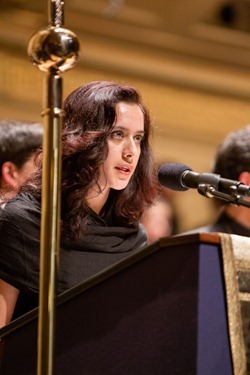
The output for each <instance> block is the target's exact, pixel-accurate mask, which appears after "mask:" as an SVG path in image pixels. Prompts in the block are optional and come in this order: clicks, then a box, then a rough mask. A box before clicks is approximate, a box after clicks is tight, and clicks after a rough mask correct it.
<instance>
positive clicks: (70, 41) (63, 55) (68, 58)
mask: <svg viewBox="0 0 250 375" xmlns="http://www.w3.org/2000/svg"><path fill="white" fill-rule="evenodd" d="M79 49H80V44H79V41H78V38H77V36H76V35H75V34H74V33H73V32H72V31H70V30H67V29H65V28H62V27H57V26H56V27H55V26H48V27H47V28H44V29H41V30H39V31H37V32H36V33H35V34H34V35H33V36H32V37H31V38H30V41H29V43H28V56H29V58H30V60H31V62H32V64H33V65H36V66H37V67H38V69H39V70H41V71H42V72H51V71H59V72H65V71H66V70H69V69H71V68H73V66H74V65H75V64H76V61H77V59H78V55H79Z"/></svg>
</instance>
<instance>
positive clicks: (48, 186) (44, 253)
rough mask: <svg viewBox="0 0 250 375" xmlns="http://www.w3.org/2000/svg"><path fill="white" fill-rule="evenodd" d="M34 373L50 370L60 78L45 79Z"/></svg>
mask: <svg viewBox="0 0 250 375" xmlns="http://www.w3.org/2000/svg"><path fill="white" fill-rule="evenodd" d="M45 88H46V90H45V102H46V107H45V108H46V110H45V111H44V112H43V116H44V143H43V176H42V181H43V185H42V206H41V209H42V218H41V247H40V251H41V254H40V260H41V261H40V294H39V319H38V361H37V374H39V375H43V374H52V373H53V357H54V331H55V295H56V274H57V263H58V262H59V245H60V205H61V204H60V192H61V116H62V114H63V112H62V110H60V108H61V97H62V95H61V94H62V79H61V77H60V76H58V75H57V74H53V73H51V74H48V76H47V77H46V79H45Z"/></svg>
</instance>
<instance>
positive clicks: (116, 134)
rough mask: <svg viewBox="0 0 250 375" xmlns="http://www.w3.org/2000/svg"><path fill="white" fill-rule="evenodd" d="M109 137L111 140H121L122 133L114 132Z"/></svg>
mask: <svg viewBox="0 0 250 375" xmlns="http://www.w3.org/2000/svg"><path fill="white" fill-rule="evenodd" d="M111 136H112V138H115V139H121V138H123V132H122V131H120V130H116V131H114V132H112V133H111Z"/></svg>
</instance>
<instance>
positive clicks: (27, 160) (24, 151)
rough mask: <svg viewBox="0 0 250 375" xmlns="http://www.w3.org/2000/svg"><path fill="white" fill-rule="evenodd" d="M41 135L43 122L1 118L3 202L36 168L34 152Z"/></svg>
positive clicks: (0, 198) (0, 185)
mask: <svg viewBox="0 0 250 375" xmlns="http://www.w3.org/2000/svg"><path fill="white" fill-rule="evenodd" d="M42 138H43V127H42V124H39V123H32V122H22V121H17V120H2V121H0V203H1V202H3V201H4V200H8V199H10V198H12V197H13V196H14V195H15V194H16V193H17V192H18V190H19V188H20V186H21V185H22V184H23V183H24V182H25V180H26V179H27V177H29V176H30V174H31V173H32V172H33V171H35V165H34V155H35V152H36V151H37V149H38V148H39V147H41V146H42Z"/></svg>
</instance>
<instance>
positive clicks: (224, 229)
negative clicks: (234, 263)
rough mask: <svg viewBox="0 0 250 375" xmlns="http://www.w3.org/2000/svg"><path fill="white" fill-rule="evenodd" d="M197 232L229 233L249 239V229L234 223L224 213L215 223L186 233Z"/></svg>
mask: <svg viewBox="0 0 250 375" xmlns="http://www.w3.org/2000/svg"><path fill="white" fill-rule="evenodd" d="M197 232H210V233H211V232H218V233H229V234H237V235H238V236H244V237H250V229H249V228H247V227H246V226H244V225H242V224H240V223H239V222H237V221H235V220H234V219H233V218H232V217H230V216H228V215H227V214H226V213H225V212H223V213H222V214H221V216H220V217H219V218H218V220H217V221H216V223H214V224H212V225H207V226H204V227H199V228H196V229H194V230H191V231H188V232H187V233H197Z"/></svg>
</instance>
